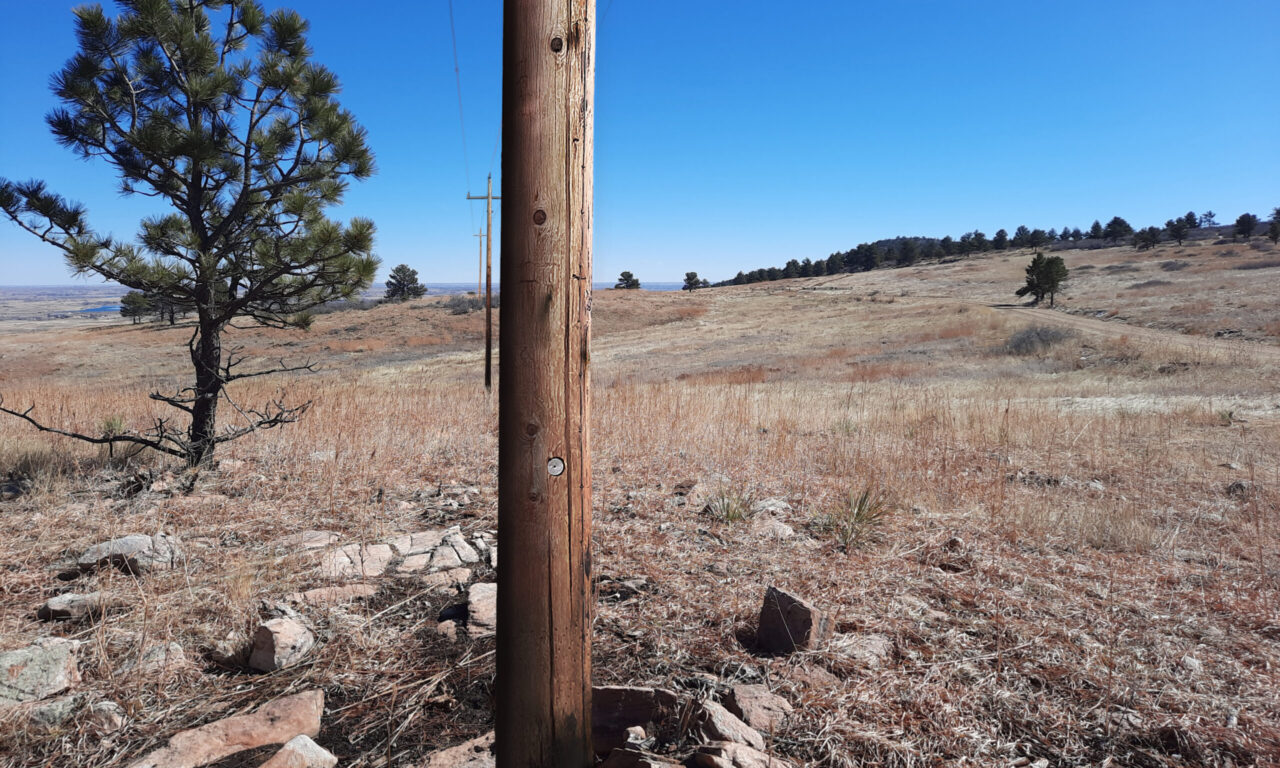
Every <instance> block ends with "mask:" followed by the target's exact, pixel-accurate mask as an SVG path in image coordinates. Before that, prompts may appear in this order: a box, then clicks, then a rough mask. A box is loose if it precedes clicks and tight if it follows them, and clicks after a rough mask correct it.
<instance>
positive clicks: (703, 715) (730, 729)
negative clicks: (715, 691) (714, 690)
mask: <svg viewBox="0 0 1280 768" xmlns="http://www.w3.org/2000/svg"><path fill="white" fill-rule="evenodd" d="M693 722H694V724H695V727H696V728H697V730H698V733H699V734H700V735H701V736H702V738H703V739H705V740H707V741H731V742H734V743H735V744H745V745H747V746H748V747H752V748H753V749H764V737H763V736H761V735H760V733H759V731H757V730H756V729H754V728H752V727H751V726H749V725H747V724H746V723H744V722H742V721H741V720H739V719H738V718H737V717H736V716H735V715H734V714H733V713H732V712H730V711H729V710H727V709H725V708H724V707H722V706H721V705H719V704H717V703H716V702H714V701H704V702H702V703H701V704H699V705H698V708H697V710H696V711H695V712H694V715H693Z"/></svg>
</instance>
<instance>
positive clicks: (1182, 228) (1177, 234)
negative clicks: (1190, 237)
mask: <svg viewBox="0 0 1280 768" xmlns="http://www.w3.org/2000/svg"><path fill="white" fill-rule="evenodd" d="M1187 229H1188V227H1187V220H1186V219H1185V218H1181V219H1169V220H1168V221H1166V222H1165V223H1164V231H1165V232H1167V233H1168V234H1169V237H1170V238H1172V239H1174V240H1176V241H1177V242H1178V245H1182V241H1183V240H1186V239H1187Z"/></svg>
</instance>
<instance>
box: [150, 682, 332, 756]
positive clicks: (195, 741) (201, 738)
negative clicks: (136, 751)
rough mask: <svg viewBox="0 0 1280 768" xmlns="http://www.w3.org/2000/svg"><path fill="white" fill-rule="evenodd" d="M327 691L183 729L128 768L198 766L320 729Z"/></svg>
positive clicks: (297, 695)
mask: <svg viewBox="0 0 1280 768" xmlns="http://www.w3.org/2000/svg"><path fill="white" fill-rule="evenodd" d="M323 713H324V691H319V690H315V691H307V692H306V693H298V694H295V695H293V696H286V697H284V698H282V699H276V700H275V701H273V702H270V703H268V704H264V705H262V706H261V707H259V708H258V709H257V711H255V712H254V713H253V714H249V715H237V716H235V717H228V718H226V719H225V720H218V721H217V722H213V723H209V724H208V725H202V726H200V727H199V728H192V729H190V730H187V731H182V732H181V733H178V734H177V735H175V736H173V737H172V738H170V739H169V744H168V745H167V746H164V747H161V748H160V749H157V750H155V751H154V752H152V753H150V754H148V755H147V756H146V757H143V758H141V759H140V760H136V761H134V762H133V763H130V764H129V768H199V766H202V765H208V764H209V763H213V762H216V761H218V760H221V759H222V758H224V757H227V756H229V755H234V754H235V753H237V752H243V751H244V750H246V749H257V748H258V747H263V746H266V745H268V744H284V743H286V742H288V741H290V740H291V739H293V737H295V736H297V735H299V734H305V735H307V736H310V737H312V738H314V737H315V736H316V735H317V734H318V733H320V716H321V715H322V714H323Z"/></svg>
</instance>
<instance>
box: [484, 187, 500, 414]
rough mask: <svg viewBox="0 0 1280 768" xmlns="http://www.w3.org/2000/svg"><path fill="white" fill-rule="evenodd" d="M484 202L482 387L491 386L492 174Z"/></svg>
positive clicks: (489, 387) (487, 387)
mask: <svg viewBox="0 0 1280 768" xmlns="http://www.w3.org/2000/svg"><path fill="white" fill-rule="evenodd" d="M485 197H486V198H487V199H486V201H485V204H484V231H485V236H484V242H485V246H484V252H485V261H484V388H485V391H486V392H487V391H489V390H490V389H492V388H493V201H494V200H500V199H501V198H496V197H494V196H493V175H492V174H490V176H489V188H488V191H487V192H486V193H485Z"/></svg>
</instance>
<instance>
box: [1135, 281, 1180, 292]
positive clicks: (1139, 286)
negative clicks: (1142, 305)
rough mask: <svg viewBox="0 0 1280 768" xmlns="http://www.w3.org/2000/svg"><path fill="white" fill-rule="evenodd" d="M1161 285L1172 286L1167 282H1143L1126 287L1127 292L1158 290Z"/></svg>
mask: <svg viewBox="0 0 1280 768" xmlns="http://www.w3.org/2000/svg"><path fill="white" fill-rule="evenodd" d="M1162 285H1173V283H1171V282H1169V281H1168V280H1143V281H1142V282H1140V283H1133V284H1132V285H1129V286H1128V287H1127V290H1130V291H1132V290H1138V289H1142V288H1159V287H1160V286H1162Z"/></svg>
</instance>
